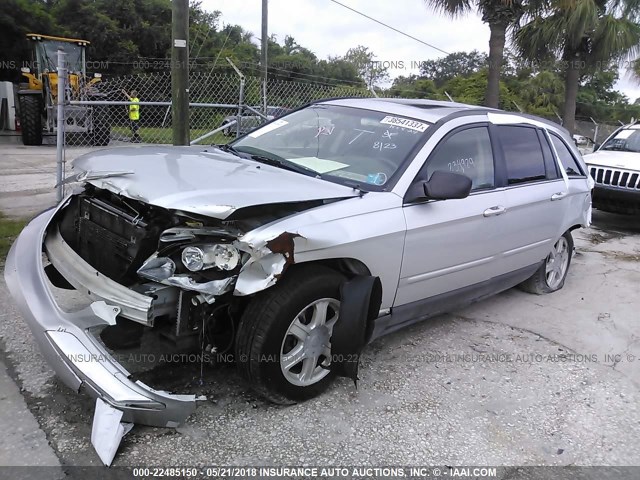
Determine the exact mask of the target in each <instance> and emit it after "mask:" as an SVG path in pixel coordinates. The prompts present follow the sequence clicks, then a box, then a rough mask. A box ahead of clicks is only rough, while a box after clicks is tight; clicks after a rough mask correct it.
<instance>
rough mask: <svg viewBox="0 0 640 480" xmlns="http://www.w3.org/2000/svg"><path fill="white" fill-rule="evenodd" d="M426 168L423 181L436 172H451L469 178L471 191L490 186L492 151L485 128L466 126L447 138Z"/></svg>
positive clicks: (428, 161) (492, 182)
mask: <svg viewBox="0 0 640 480" xmlns="http://www.w3.org/2000/svg"><path fill="white" fill-rule="evenodd" d="M426 167H427V169H426V175H424V176H423V178H425V180H427V179H429V178H431V174H432V173H433V172H435V171H441V172H453V173H460V174H463V175H466V176H467V177H469V178H470V179H471V182H472V187H471V189H472V190H478V189H481V188H491V187H493V186H494V173H493V151H492V150H491V140H490V138H489V131H488V130H487V127H472V128H467V129H465V130H461V131H459V132H456V133H454V134H453V135H451V136H450V137H449V138H446V139H445V140H444V141H443V142H442V143H440V144H439V145H438V147H437V149H436V151H435V153H433V154H432V155H431V157H429V159H428V160H427V165H426Z"/></svg>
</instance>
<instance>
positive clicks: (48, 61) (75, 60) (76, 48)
mask: <svg viewBox="0 0 640 480" xmlns="http://www.w3.org/2000/svg"><path fill="white" fill-rule="evenodd" d="M39 45H40V47H41V51H40V52H41V53H40V54H41V56H42V59H41V61H42V63H43V64H42V66H41V68H42V71H49V72H55V71H56V69H57V68H58V49H62V50H64V53H66V56H65V63H66V65H67V69H68V70H69V72H73V73H80V72H82V48H83V47H81V46H80V45H76V44H75V43H71V42H61V41H57V40H44V41H42V42H39Z"/></svg>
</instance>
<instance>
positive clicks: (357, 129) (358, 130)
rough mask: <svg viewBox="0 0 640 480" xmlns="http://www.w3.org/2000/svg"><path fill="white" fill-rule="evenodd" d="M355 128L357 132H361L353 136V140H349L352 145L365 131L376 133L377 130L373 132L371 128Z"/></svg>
mask: <svg viewBox="0 0 640 480" xmlns="http://www.w3.org/2000/svg"><path fill="white" fill-rule="evenodd" d="M354 130H355V131H356V132H360V133H358V134H357V135H356V136H355V137H353V140H351V141H350V142H349V145H351V144H352V143H353V142H355V141H356V140H357V139H359V138H360V136H361V135H362V134H363V133H375V132H372V131H370V130H360V129H359V128H354Z"/></svg>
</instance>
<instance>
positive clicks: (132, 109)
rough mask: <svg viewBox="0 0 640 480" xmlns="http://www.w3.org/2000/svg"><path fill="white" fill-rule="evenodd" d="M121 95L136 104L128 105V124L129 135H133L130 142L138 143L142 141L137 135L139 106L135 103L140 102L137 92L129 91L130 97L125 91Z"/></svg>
mask: <svg viewBox="0 0 640 480" xmlns="http://www.w3.org/2000/svg"><path fill="white" fill-rule="evenodd" d="M122 93H124V95H125V96H126V97H127V98H128V99H129V101H130V102H136V103H135V104H133V105H129V123H130V124H131V133H132V134H133V135H132V137H131V142H132V143H140V142H141V141H142V139H141V138H140V134H139V133H138V130H139V129H140V123H139V122H140V105H137V103H138V102H140V99H139V98H138V92H136V91H135V90H131V95H129V94H128V93H127V92H126V90H122Z"/></svg>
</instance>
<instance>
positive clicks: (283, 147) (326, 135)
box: [233, 105, 430, 190]
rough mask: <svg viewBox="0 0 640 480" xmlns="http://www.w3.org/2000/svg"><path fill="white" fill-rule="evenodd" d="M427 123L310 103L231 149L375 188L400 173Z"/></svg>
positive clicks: (341, 180) (336, 179) (344, 181)
mask: <svg viewBox="0 0 640 480" xmlns="http://www.w3.org/2000/svg"><path fill="white" fill-rule="evenodd" d="M429 125H430V124H429V123H427V122H424V121H421V120H415V119H410V118H406V117H398V116H394V115H390V114H388V113H383V112H377V111H372V110H364V109H360V108H352V107H342V106H337V105H311V106H309V107H307V108H304V109H302V110H298V111H296V112H293V113H291V114H289V115H287V116H285V117H283V118H281V119H279V120H275V121H273V122H271V123H269V124H267V125H265V126H264V127H261V128H259V129H257V130H255V131H253V132H251V133H249V134H248V135H247V136H245V137H243V138H240V139H239V140H238V141H236V142H234V143H233V147H234V148H235V149H236V150H237V151H239V152H246V153H252V154H253V153H257V152H259V153H260V154H261V155H264V156H268V157H270V158H277V159H282V160H285V161H287V162H290V163H294V164H296V165H298V166H301V167H304V168H305V169H307V170H309V171H311V172H312V173H313V172H315V173H316V174H317V175H319V176H320V177H321V178H323V179H325V180H330V181H334V182H337V183H345V184H347V185H353V184H354V183H356V184H358V185H360V186H362V187H366V185H371V186H373V187H374V188H373V189H375V190H378V189H383V188H384V186H385V185H386V184H387V183H388V182H389V179H391V177H392V176H393V175H394V174H395V173H396V172H397V171H398V170H399V169H400V166H401V165H402V164H403V163H404V161H405V159H406V158H407V157H408V156H409V154H410V153H411V152H412V150H413V149H414V147H415V146H416V145H417V144H418V143H419V142H420V140H421V139H422V138H424V132H425V131H426V130H427V128H428V127H429ZM376 187H377V188H376Z"/></svg>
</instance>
